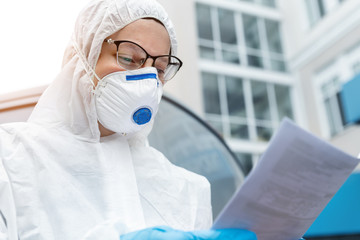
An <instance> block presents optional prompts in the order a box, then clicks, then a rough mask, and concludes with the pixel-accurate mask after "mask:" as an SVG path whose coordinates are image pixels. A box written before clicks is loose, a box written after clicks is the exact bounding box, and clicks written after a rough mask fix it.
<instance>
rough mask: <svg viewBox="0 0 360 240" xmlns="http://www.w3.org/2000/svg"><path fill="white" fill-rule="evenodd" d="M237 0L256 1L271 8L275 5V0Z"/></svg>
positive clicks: (243, 0)
mask: <svg viewBox="0 0 360 240" xmlns="http://www.w3.org/2000/svg"><path fill="white" fill-rule="evenodd" d="M238 1H240V2H250V3H257V4H261V5H263V6H267V7H272V8H275V7H276V3H275V0H238Z"/></svg>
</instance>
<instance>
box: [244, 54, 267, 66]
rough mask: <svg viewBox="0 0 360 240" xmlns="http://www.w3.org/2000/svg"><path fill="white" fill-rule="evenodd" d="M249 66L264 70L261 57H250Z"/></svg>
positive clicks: (248, 58) (248, 57)
mask: <svg viewBox="0 0 360 240" xmlns="http://www.w3.org/2000/svg"><path fill="white" fill-rule="evenodd" d="M247 60H248V65H249V66H252V67H258V68H264V63H263V59H262V58H261V57H259V56H254V55H248V56H247Z"/></svg>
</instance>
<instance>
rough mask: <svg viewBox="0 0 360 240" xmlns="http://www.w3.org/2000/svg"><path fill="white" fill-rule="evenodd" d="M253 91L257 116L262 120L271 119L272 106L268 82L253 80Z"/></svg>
mask: <svg viewBox="0 0 360 240" xmlns="http://www.w3.org/2000/svg"><path fill="white" fill-rule="evenodd" d="M251 91H252V97H253V104H254V111H255V118H256V119H261V120H270V106H269V98H268V92H267V87H266V83H263V82H257V81H252V82H251Z"/></svg>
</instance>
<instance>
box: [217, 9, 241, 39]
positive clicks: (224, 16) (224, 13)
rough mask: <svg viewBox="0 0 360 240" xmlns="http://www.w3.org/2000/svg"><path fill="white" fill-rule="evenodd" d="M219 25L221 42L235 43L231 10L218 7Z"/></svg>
mask: <svg viewBox="0 0 360 240" xmlns="http://www.w3.org/2000/svg"><path fill="white" fill-rule="evenodd" d="M219 27H220V37H221V41H222V42H224V43H229V44H237V39H236V30H235V22H234V12H233V11H229V10H225V9H221V8H219Z"/></svg>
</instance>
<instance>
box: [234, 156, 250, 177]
mask: <svg viewBox="0 0 360 240" xmlns="http://www.w3.org/2000/svg"><path fill="white" fill-rule="evenodd" d="M235 154H236V157H237V160H238V162H239V163H240V166H241V167H242V168H243V171H244V174H245V175H247V174H248V173H249V172H250V170H251V169H252V167H253V161H252V155H251V154H250V153H242V152H237V153H235Z"/></svg>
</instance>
